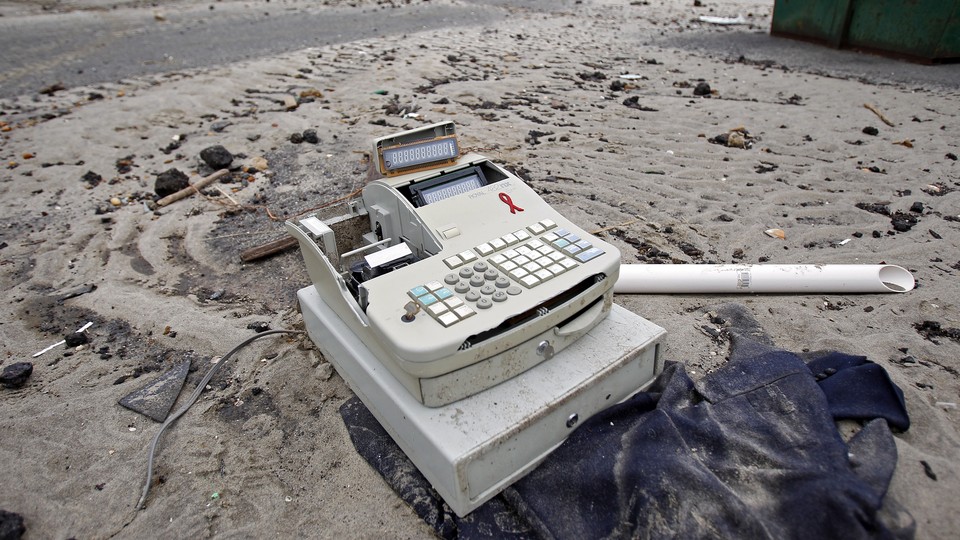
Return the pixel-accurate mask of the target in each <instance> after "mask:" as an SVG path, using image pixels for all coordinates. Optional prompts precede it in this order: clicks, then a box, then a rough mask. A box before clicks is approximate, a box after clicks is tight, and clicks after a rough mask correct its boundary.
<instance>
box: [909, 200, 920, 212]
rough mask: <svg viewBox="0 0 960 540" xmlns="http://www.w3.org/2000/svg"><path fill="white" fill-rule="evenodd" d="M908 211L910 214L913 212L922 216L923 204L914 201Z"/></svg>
mask: <svg viewBox="0 0 960 540" xmlns="http://www.w3.org/2000/svg"><path fill="white" fill-rule="evenodd" d="M910 211H911V212H915V213H917V214H922V213H923V203H922V202H920V201H916V202H915V203H913V204H912V205H910Z"/></svg>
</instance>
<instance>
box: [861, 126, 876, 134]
mask: <svg viewBox="0 0 960 540" xmlns="http://www.w3.org/2000/svg"><path fill="white" fill-rule="evenodd" d="M863 133H864V134H866V135H873V136H877V135H879V134H880V130H879V129H877V128H875V127H873V126H867V127H865V128H863Z"/></svg>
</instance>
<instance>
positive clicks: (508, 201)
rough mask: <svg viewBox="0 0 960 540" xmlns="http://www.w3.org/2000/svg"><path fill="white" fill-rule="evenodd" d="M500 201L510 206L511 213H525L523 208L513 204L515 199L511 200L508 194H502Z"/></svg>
mask: <svg viewBox="0 0 960 540" xmlns="http://www.w3.org/2000/svg"><path fill="white" fill-rule="evenodd" d="M500 200H501V201H503V202H505V203H506V204H508V205H510V213H511V214H516V213H517V212H523V208H520V207H519V206H517V205H515V204H513V199H511V198H510V196H509V195H507V194H506V193H502V192H501V193H500Z"/></svg>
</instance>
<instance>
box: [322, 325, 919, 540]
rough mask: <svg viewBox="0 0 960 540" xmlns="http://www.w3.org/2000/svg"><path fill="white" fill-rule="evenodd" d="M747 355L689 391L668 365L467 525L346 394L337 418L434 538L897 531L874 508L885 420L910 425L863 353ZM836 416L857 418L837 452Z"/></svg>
mask: <svg viewBox="0 0 960 540" xmlns="http://www.w3.org/2000/svg"><path fill="white" fill-rule="evenodd" d="M752 345H757V344H756V343H752ZM751 347H752V346H751ZM751 347H746V348H745V349H743V350H749V351H750V353H751V354H731V359H730V361H729V362H728V363H727V364H726V365H724V366H723V367H722V368H720V369H718V370H717V371H715V372H713V373H710V374H708V375H706V376H705V377H704V378H702V379H701V380H699V381H697V382H694V381H693V380H692V379H691V378H690V377H689V376H688V375H687V373H686V372H685V371H684V369H683V368H682V366H680V365H677V364H675V365H672V366H670V367H668V368H667V369H666V370H665V371H664V373H663V374H662V375H661V376H660V377H659V378H658V380H657V381H656V383H655V384H654V385H653V387H652V388H651V389H650V390H649V391H648V392H644V393H641V394H638V395H637V396H635V397H634V398H632V399H630V400H628V401H626V402H624V403H621V404H618V405H615V406H613V407H611V408H609V409H607V410H606V411H604V412H602V413H600V414H598V415H596V416H595V417H593V418H592V419H590V420H589V421H587V422H585V423H584V424H583V425H582V426H581V427H580V428H578V429H577V430H576V431H575V432H574V433H573V434H572V435H571V436H570V438H569V439H568V440H567V441H566V442H565V443H564V444H563V445H561V446H560V448H558V449H557V450H556V451H555V452H553V453H552V454H551V455H550V456H549V457H548V458H547V459H546V460H545V461H544V462H543V463H542V464H541V465H540V466H539V467H538V468H537V469H535V470H534V471H533V472H531V473H530V474H529V475H527V476H526V477H525V478H523V479H521V480H520V481H518V482H516V483H515V484H514V485H513V486H512V487H510V488H507V490H505V491H504V493H503V494H502V495H500V496H498V497H497V498H495V499H493V500H492V501H490V502H489V503H487V504H486V505H484V506H482V507H481V508H479V509H478V510H476V511H474V512H473V513H471V514H470V515H469V516H467V517H466V518H463V519H460V518H457V517H456V516H455V515H453V514H452V513H451V512H450V511H449V509H448V508H446V505H444V504H442V502H440V500H439V498H438V497H437V496H436V493H434V492H433V491H432V489H431V488H430V487H429V485H428V484H426V481H425V480H424V479H423V478H422V476H421V477H419V478H415V476H418V475H419V473H417V475H413V474H408V472H409V470H411V469H412V470H413V472H416V471H415V469H413V467H412V465H410V464H409V461H406V465H398V463H402V462H403V461H405V459H406V458H405V457H403V455H402V452H400V451H399V449H398V448H397V447H396V446H395V445H394V444H393V442H392V441H391V440H390V438H389V436H387V434H386V432H384V431H383V430H382V429H381V428H380V426H379V425H377V423H376V420H375V419H374V418H373V416H372V415H370V414H369V412H367V411H366V409H365V408H364V407H363V405H362V404H361V403H360V402H359V401H358V400H355V399H354V400H351V401H348V402H347V403H346V404H345V405H344V407H343V408H342V409H341V414H342V416H343V418H344V421H345V422H346V424H347V426H348V428H349V431H350V436H351V438H352V439H353V441H354V444H355V446H356V447H357V449H358V451H359V452H360V453H361V454H362V455H363V456H364V457H365V458H366V459H367V460H368V461H369V462H370V463H371V464H372V465H373V466H374V467H375V468H377V469H378V470H379V471H380V472H381V474H383V476H384V478H385V479H386V480H387V481H388V482H389V483H391V485H392V486H393V488H394V489H395V490H397V492H398V493H399V494H400V495H401V497H403V498H404V499H405V500H407V501H408V502H411V501H412V502H413V503H412V504H413V506H414V509H415V510H417V512H418V514H419V515H421V517H423V518H424V519H425V520H427V522H428V523H430V524H431V526H432V527H434V529H435V530H436V531H437V533H438V534H439V535H441V536H442V537H445V538H454V537H459V538H504V537H506V538H511V537H512V538H527V537H530V538H535V537H543V538H599V537H614V538H620V537H640V538H659V537H683V538H844V539H848V538H890V537H893V536H895V534H894V533H895V532H897V531H891V530H889V529H888V528H887V527H886V526H885V525H884V523H883V521H882V519H880V515H879V513H878V512H879V510H880V508H881V506H882V503H883V497H884V495H885V493H886V489H887V486H888V485H889V482H890V478H891V476H892V474H893V471H894V468H895V466H896V461H897V455H896V446H895V444H894V441H893V436H892V434H891V433H890V430H889V428H888V426H887V424H888V423H889V425H890V426H893V427H895V428H896V429H906V427H908V426H909V419H908V417H907V414H906V409H905V408H904V407H903V395H902V393H901V392H900V391H899V389H898V388H897V387H896V385H894V384H893V383H892V382H890V380H889V378H888V377H887V376H886V373H885V372H884V371H883V369H882V368H881V367H880V366H878V365H876V364H872V363H870V362H867V361H866V360H865V359H862V358H859V357H851V356H847V355H842V354H839V353H835V354H832V355H826V356H823V357H820V358H816V359H814V360H812V361H811V362H810V363H809V365H807V364H805V363H804V362H803V361H802V360H801V359H800V358H799V357H798V356H796V355H794V354H792V353H789V352H786V351H782V350H776V349H772V348H769V347H765V346H756V347H752V348H751ZM827 370H830V373H829V374H827V373H825V372H826V371H827ZM818 375H820V376H819V377H818ZM824 375H825V376H824ZM818 378H819V379H820V380H819V383H818V380H817V379H818ZM842 418H852V419H856V420H860V421H861V422H864V428H863V429H862V430H861V432H860V433H859V434H858V435H857V436H856V437H855V438H854V439H853V440H851V441H850V442H849V443H845V442H844V441H843V439H842V438H841V437H840V434H839V432H838V431H837V429H836V425H835V423H834V419H842ZM874 419H878V420H874ZM871 420H873V421H871ZM384 456H393V457H390V458H387V459H385V458H384ZM398 470H399V471H401V472H402V473H403V474H398V473H397V471H398ZM425 493H431V494H432V497H433V498H434V502H433V503H430V504H424V502H423V501H424V499H423V497H422V496H423V495H424V494H425Z"/></svg>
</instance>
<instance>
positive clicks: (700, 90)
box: [693, 82, 712, 96]
mask: <svg viewBox="0 0 960 540" xmlns="http://www.w3.org/2000/svg"><path fill="white" fill-rule="evenodd" d="M711 93H712V90H711V89H710V85H709V84H707V83H705V82H702V83H697V86H696V87H695V88H694V89H693V95H695V96H709V95H710V94H711Z"/></svg>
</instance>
